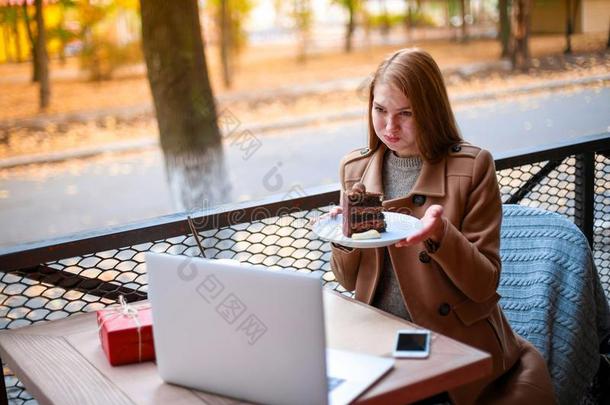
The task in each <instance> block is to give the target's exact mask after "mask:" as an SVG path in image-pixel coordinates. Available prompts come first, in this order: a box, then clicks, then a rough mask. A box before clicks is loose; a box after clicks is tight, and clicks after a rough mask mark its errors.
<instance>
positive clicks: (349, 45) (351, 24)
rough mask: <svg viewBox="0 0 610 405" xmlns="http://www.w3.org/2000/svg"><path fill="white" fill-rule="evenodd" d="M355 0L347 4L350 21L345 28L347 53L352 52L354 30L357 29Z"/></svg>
mask: <svg viewBox="0 0 610 405" xmlns="http://www.w3.org/2000/svg"><path fill="white" fill-rule="evenodd" d="M354 1H355V0H350V1H348V2H347V8H348V14H349V16H348V21H347V26H346V27H345V52H347V53H350V52H351V51H352V38H353V36H354V29H355V28H356V20H355V15H354V14H355V12H356V10H355V8H356V7H355V6H356V5H355V4H354Z"/></svg>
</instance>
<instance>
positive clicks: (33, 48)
mask: <svg viewBox="0 0 610 405" xmlns="http://www.w3.org/2000/svg"><path fill="white" fill-rule="evenodd" d="M21 8H22V10H23V21H24V23H25V31H26V33H27V34H28V39H29V40H30V55H32V81H33V82H38V81H39V78H40V74H39V73H38V67H39V63H38V60H37V58H38V52H36V38H35V37H34V33H33V32H32V25H31V22H30V21H31V20H30V15H29V13H28V3H27V1H24V2H22V3H21Z"/></svg>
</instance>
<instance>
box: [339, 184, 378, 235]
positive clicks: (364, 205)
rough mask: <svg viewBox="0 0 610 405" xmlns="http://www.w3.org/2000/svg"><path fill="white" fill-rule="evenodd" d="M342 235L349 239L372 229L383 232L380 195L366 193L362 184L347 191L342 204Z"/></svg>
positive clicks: (355, 185)
mask: <svg viewBox="0 0 610 405" xmlns="http://www.w3.org/2000/svg"><path fill="white" fill-rule="evenodd" d="M342 208H343V235H345V236H347V237H351V236H352V235H353V234H354V233H361V232H366V231H368V230H371V229H374V230H376V231H378V232H385V228H386V223H385V219H384V216H383V212H382V211H383V207H382V206H381V194H380V193H367V192H366V187H365V186H364V184H362V183H356V184H354V186H353V187H352V189H351V190H349V191H347V192H346V194H345V196H344V198H343V202H342Z"/></svg>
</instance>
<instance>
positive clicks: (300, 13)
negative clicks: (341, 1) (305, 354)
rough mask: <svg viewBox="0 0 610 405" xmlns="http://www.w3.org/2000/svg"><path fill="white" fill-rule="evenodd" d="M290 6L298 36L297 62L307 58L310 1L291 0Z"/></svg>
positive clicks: (310, 17)
mask: <svg viewBox="0 0 610 405" xmlns="http://www.w3.org/2000/svg"><path fill="white" fill-rule="evenodd" d="M292 6H293V8H292V13H291V14H292V18H293V19H294V22H295V26H296V29H297V32H298V33H299V36H300V41H299V51H298V54H297V60H298V61H299V62H305V61H306V60H307V50H308V48H309V40H310V35H311V23H312V22H313V12H312V11H311V1H310V0H292Z"/></svg>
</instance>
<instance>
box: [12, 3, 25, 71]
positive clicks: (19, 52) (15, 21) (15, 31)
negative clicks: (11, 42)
mask: <svg viewBox="0 0 610 405" xmlns="http://www.w3.org/2000/svg"><path fill="white" fill-rule="evenodd" d="M13 35H14V36H15V49H16V50H17V62H22V61H23V59H22V58H23V52H22V50H21V37H20V36H19V7H18V6H15V18H13Z"/></svg>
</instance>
